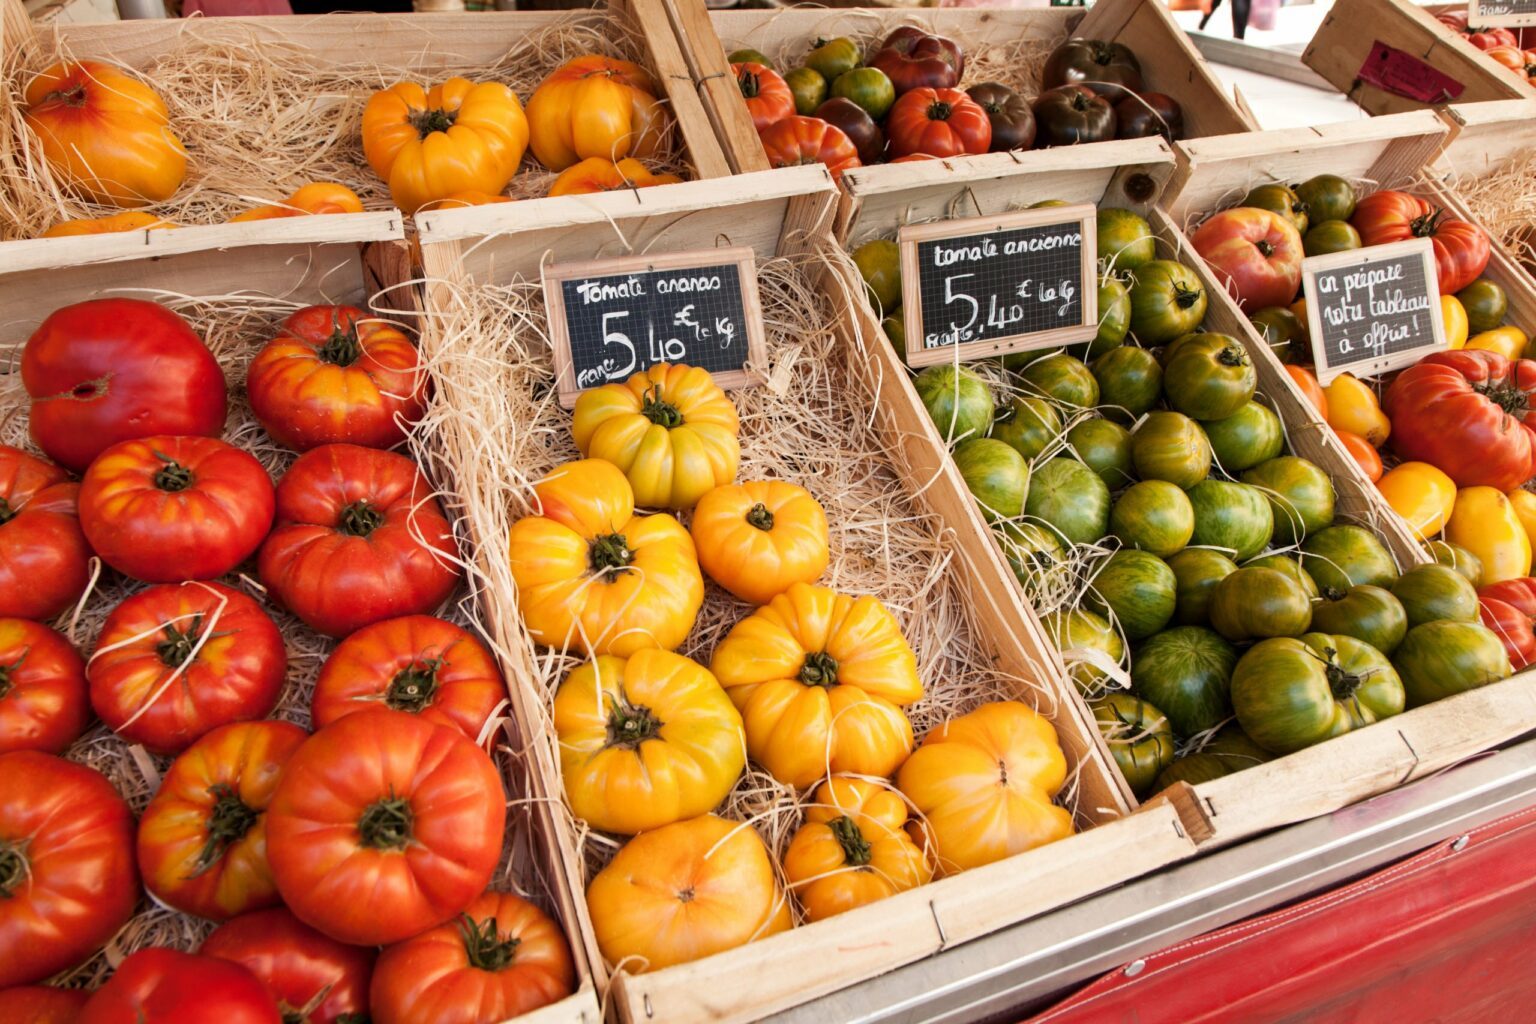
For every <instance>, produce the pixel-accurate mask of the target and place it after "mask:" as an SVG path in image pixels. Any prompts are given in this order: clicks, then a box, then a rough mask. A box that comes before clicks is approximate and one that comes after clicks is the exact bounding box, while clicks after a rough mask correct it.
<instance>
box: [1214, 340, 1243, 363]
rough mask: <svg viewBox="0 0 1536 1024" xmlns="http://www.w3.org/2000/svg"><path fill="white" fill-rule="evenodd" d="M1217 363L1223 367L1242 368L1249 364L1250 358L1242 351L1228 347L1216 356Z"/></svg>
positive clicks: (1232, 346)
mask: <svg viewBox="0 0 1536 1024" xmlns="http://www.w3.org/2000/svg"><path fill="white" fill-rule="evenodd" d="M1216 361H1217V362H1218V363H1220V364H1221V365H1222V366H1242V365H1244V364H1245V363H1247V362H1248V356H1247V355H1246V354H1245V353H1244V352H1243V350H1242V349H1240V348H1238V347H1236V346H1234V345H1228V346H1227V347H1226V348H1224V349H1222V350H1221V351H1220V352H1219V353H1217V355H1216Z"/></svg>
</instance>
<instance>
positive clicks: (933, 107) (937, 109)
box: [928, 100, 954, 121]
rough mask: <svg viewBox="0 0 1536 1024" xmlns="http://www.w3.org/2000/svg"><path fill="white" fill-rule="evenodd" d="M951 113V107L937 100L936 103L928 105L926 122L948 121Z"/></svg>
mask: <svg viewBox="0 0 1536 1024" xmlns="http://www.w3.org/2000/svg"><path fill="white" fill-rule="evenodd" d="M953 112H954V108H953V107H951V106H950V105H949V104H948V103H945V102H944V101H943V100H939V101H938V102H936V103H933V104H930V105H929V107H928V120H930V121H948V120H949V115H950V114H952V113H953Z"/></svg>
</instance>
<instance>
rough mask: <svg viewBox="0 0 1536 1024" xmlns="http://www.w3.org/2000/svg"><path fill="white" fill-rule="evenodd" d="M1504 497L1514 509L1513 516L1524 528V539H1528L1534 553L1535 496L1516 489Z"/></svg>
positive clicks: (1535, 526)
mask: <svg viewBox="0 0 1536 1024" xmlns="http://www.w3.org/2000/svg"><path fill="white" fill-rule="evenodd" d="M1505 496H1506V497H1507V498H1509V503H1510V504H1511V505H1513V506H1514V507H1515V515H1516V517H1518V518H1519V520H1520V525H1521V526H1523V527H1525V535H1526V537H1527V538H1529V539H1530V542H1531V550H1532V551H1533V552H1536V494H1532V493H1531V492H1530V491H1528V490H1526V489H1525V488H1523V487H1518V488H1516V489H1515V490H1513V491H1510V492H1509V494H1507V495H1505Z"/></svg>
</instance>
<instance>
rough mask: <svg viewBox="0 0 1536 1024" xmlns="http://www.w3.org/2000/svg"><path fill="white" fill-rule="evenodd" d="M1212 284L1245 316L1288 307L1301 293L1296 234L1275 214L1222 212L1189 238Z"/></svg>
mask: <svg viewBox="0 0 1536 1024" xmlns="http://www.w3.org/2000/svg"><path fill="white" fill-rule="evenodd" d="M1190 243H1191V244H1193V245H1194V247H1195V251H1196V252H1198V253H1199V254H1200V256H1201V258H1203V259H1204V260H1205V262H1207V263H1209V264H1210V265H1211V269H1212V270H1213V271H1215V273H1216V278H1217V280H1219V281H1222V282H1224V283H1225V284H1226V286H1227V291H1228V292H1230V293H1231V294H1232V297H1233V298H1235V299H1236V300H1237V304H1238V305H1239V306H1241V307H1242V308H1243V309H1244V310H1245V311H1248V312H1252V311H1255V310H1260V309H1263V308H1265V307H1266V306H1289V305H1290V304H1291V302H1292V301H1294V300H1295V298H1296V289H1298V288H1300V287H1301V261H1302V258H1303V256H1304V255H1305V254H1304V253H1303V251H1302V245H1301V234H1300V232H1298V231H1297V230H1296V226H1295V225H1294V224H1292V223H1291V222H1290V221H1288V220H1286V219H1285V218H1284V217H1282V216H1280V215H1279V214H1278V213H1274V212H1273V211H1270V210H1261V209H1259V208H1258V207H1256V206H1238V207H1234V208H1233V209H1230V210H1223V211H1222V212H1221V213H1218V214H1216V215H1215V216H1213V217H1208V218H1206V221H1205V223H1203V224H1201V225H1200V227H1199V228H1197V229H1196V230H1195V233H1194V235H1193V236H1192V237H1191V238H1190Z"/></svg>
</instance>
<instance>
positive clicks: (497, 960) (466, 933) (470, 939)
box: [459, 914, 523, 974]
mask: <svg viewBox="0 0 1536 1024" xmlns="http://www.w3.org/2000/svg"><path fill="white" fill-rule="evenodd" d="M459 918H460V920H459V934H460V935H462V936H463V938H464V956H465V959H467V960H468V961H469V966H471V967H473V968H475V969H476V970H481V971H489V972H490V973H492V974H495V973H496V972H497V971H504V970H506V969H507V968H508V967H511V966H512V960H513V958H514V957H516V955H517V947H518V946H520V945H521V944H522V941H523V940H522V939H520V938H518V937H517V936H516V935H505V936H504V935H502V934H501V933H500V932H498V931H497V930H496V918H494V917H488V918H486V919H485V920H484V921H476V920H475V919H474V918H472V917H470V916H469V915H468V914H460V915H459Z"/></svg>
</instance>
